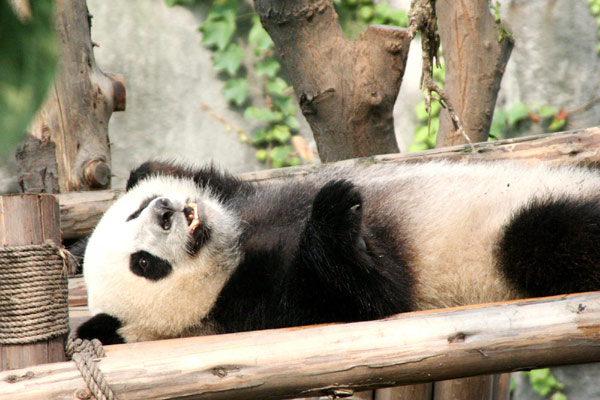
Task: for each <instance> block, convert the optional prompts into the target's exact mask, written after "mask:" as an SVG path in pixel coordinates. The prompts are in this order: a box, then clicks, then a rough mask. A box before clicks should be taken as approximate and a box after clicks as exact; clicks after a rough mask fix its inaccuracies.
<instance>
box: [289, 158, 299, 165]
mask: <svg viewBox="0 0 600 400" xmlns="http://www.w3.org/2000/svg"><path fill="white" fill-rule="evenodd" d="M287 165H289V166H290V167H295V166H297V165H300V159H299V158H298V157H290V158H288V159H287Z"/></svg>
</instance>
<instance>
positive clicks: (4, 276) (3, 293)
mask: <svg viewBox="0 0 600 400" xmlns="http://www.w3.org/2000/svg"><path fill="white" fill-rule="evenodd" d="M76 265H77V260H76V259H75V257H74V256H73V255H72V254H71V253H70V252H68V251H67V250H65V249H63V248H61V247H59V246H56V245H55V244H54V243H53V242H51V241H47V242H45V243H43V244H38V245H26V246H11V247H0V344H26V343H33V342H37V341H40V340H47V339H51V338H53V337H56V336H59V335H65V334H67V332H68V331H69V305H68V299H69V290H68V275H69V272H72V271H74V269H75V267H76ZM65 353H66V355H67V357H69V358H71V359H72V360H73V361H74V362H75V365H76V366H77V369H79V371H80V373H81V376H82V377H83V379H84V381H85V382H86V384H87V386H88V388H89V390H90V392H91V393H92V394H93V395H94V396H95V397H96V399H98V400H117V397H116V396H115V394H114V392H113V391H112V389H111V388H110V386H109V385H108V383H107V382H106V379H105V378H104V375H103V374H102V371H100V369H99V368H98V365H97V361H98V358H100V357H104V349H103V348H102V343H100V341H98V340H96V339H94V340H92V341H89V340H82V339H78V338H73V336H72V335H71V334H70V333H69V336H68V338H67V342H66V346H65Z"/></svg>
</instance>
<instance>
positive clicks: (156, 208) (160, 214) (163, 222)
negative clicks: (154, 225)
mask: <svg viewBox="0 0 600 400" xmlns="http://www.w3.org/2000/svg"><path fill="white" fill-rule="evenodd" d="M152 211H153V212H154V215H155V218H156V221H157V222H158V224H159V225H160V227H161V228H162V229H163V230H165V231H168V230H169V229H171V226H172V225H173V215H174V214H175V206H173V203H172V202H171V200H169V199H167V198H166V197H160V198H158V199H156V201H155V202H154V204H153V205H152Z"/></svg>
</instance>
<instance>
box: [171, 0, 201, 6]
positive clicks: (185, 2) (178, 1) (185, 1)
mask: <svg viewBox="0 0 600 400" xmlns="http://www.w3.org/2000/svg"><path fill="white" fill-rule="evenodd" d="M195 2H196V0H165V3H167V7H174V6H179V5H181V6H190V5H192V4H194V3H195Z"/></svg>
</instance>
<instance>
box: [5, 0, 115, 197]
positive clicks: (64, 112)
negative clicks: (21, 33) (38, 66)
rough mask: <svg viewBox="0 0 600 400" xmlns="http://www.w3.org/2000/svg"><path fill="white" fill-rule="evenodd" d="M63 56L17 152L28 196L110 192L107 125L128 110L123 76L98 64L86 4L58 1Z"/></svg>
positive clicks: (22, 184)
mask: <svg viewBox="0 0 600 400" xmlns="http://www.w3.org/2000/svg"><path fill="white" fill-rule="evenodd" d="M54 5H55V14H56V17H55V26H56V33H57V38H58V39H59V42H60V45H61V47H60V48H61V57H60V62H59V68H58V73H57V75H56V77H55V79H54V85H53V87H52V89H51V90H50V93H49V96H48V100H47V101H46V104H45V105H44V107H43V108H42V109H41V110H40V111H39V112H38V115H37V116H36V118H35V120H34V121H33V122H32V124H31V126H30V128H29V134H30V138H29V140H28V141H27V143H25V144H24V145H23V146H22V147H21V149H20V150H19V151H18V152H17V172H18V174H19V186H20V189H21V191H22V192H25V193H58V192H60V193H66V192H72V191H78V190H97V189H106V188H109V187H110V177H111V170H110V146H109V142H108V121H109V119H110V117H111V115H112V113H113V112H114V111H123V110H125V100H126V93H125V82H124V79H123V77H121V76H119V75H115V74H110V73H104V72H102V71H101V70H100V69H99V68H98V66H97V65H96V61H95V59H94V52H93V44H92V40H91V37H90V22H89V21H90V18H91V17H90V15H89V14H88V9H87V5H86V2H85V0H55V1H54Z"/></svg>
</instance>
